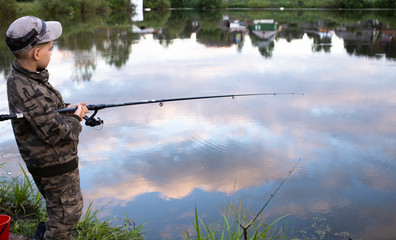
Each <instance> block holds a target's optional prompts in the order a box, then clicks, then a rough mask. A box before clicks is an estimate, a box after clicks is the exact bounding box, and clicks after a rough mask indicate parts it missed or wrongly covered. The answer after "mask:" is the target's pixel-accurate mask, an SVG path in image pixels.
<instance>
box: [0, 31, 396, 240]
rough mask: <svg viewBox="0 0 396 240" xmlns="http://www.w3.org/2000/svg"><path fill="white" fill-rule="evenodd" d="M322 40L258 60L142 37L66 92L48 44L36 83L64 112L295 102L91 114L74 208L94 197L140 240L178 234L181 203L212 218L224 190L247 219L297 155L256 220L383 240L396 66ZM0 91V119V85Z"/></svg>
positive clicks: (251, 50)
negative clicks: (95, 121)
mask: <svg viewBox="0 0 396 240" xmlns="http://www.w3.org/2000/svg"><path fill="white" fill-rule="evenodd" d="M331 43H332V45H331V49H330V52H313V51H312V47H313V45H314V42H313V39H311V38H309V37H308V36H307V35H304V37H303V38H302V39H298V40H292V41H290V42H288V41H286V40H285V39H277V40H275V41H274V49H273V52H272V56H271V57H270V58H264V57H263V56H262V55H260V53H259V51H258V49H257V47H255V46H253V45H252V44H251V39H250V38H249V36H246V37H245V39H244V45H243V48H242V49H238V48H237V46H236V45H232V46H230V47H207V46H205V45H203V44H201V43H199V42H197V39H196V35H195V33H193V34H192V35H191V37H190V38H187V39H183V40H182V39H175V40H173V42H172V44H170V45H169V46H167V47H164V46H162V45H161V44H160V43H159V41H158V40H156V39H155V38H154V37H153V35H150V34H148V35H145V36H144V37H141V38H140V39H138V40H137V41H135V42H134V43H133V44H132V47H131V48H132V51H131V55H130V56H129V60H128V61H127V62H126V64H125V65H124V66H122V67H120V68H115V67H112V66H109V65H107V64H106V63H105V62H104V60H103V58H102V57H101V56H100V54H97V56H96V57H95V58H94V61H95V64H96V67H95V69H94V70H93V71H92V77H91V80H90V81H74V82H71V81H70V78H72V77H73V74H75V54H77V53H76V52H72V51H69V50H59V49H57V48H55V50H54V53H53V59H52V62H51V64H50V66H49V70H50V73H51V80H50V81H51V82H52V84H53V85H54V86H55V87H56V88H57V89H59V90H60V91H61V92H62V94H63V95H64V98H65V99H66V100H67V101H70V102H80V101H87V102H88V103H92V104H99V103H114V102H124V101H133V100H141V99H154V98H155V99H159V98H173V97H191V96H201V95H218V94H236V93H256V92H301V93H305V95H304V96H300V95H294V96H291V95H280V96H263V97H246V98H242V97H241V98H236V99H234V100H232V99H217V100H200V101H188V102H174V103H165V104H164V106H163V107H159V106H158V105H156V104H153V105H143V106H133V107H124V108H113V109H106V110H102V111H100V112H99V116H100V117H101V118H102V119H104V121H105V124H104V127H103V129H101V130H97V129H94V128H88V127H84V130H83V132H82V135H81V140H80V145H79V155H80V169H81V178H82V187H83V191H84V198H85V201H86V203H85V205H86V206H87V205H88V203H89V201H92V200H95V204H94V205H95V206H97V207H100V206H103V205H105V204H106V207H105V209H104V210H103V211H102V215H103V216H107V217H113V216H116V217H117V218H122V217H126V216H128V217H129V218H131V219H133V220H134V221H135V222H136V224H138V225H140V224H143V223H145V222H148V224H147V225H146V226H145V229H146V230H147V231H150V236H151V238H153V239H156V238H158V237H159V234H160V233H164V234H167V235H168V234H169V235H172V236H177V235H179V234H178V233H179V231H181V230H182V229H183V228H184V227H187V228H188V229H189V230H190V231H192V229H191V227H192V224H191V222H192V220H193V218H192V217H193V214H194V204H195V203H196V205H197V207H198V211H199V213H200V216H202V217H203V218H204V219H208V220H209V221H211V220H213V219H218V220H219V219H220V217H219V214H220V212H221V210H222V208H223V207H224V205H226V204H225V203H224V196H225V194H226V195H227V201H237V202H238V201H240V200H241V199H242V198H243V201H244V204H245V205H244V206H245V208H246V209H247V210H248V212H249V213H251V214H252V215H253V216H254V215H255V214H256V213H257V211H258V210H259V209H260V208H261V207H262V205H263V204H264V203H265V202H266V201H267V200H268V198H269V196H270V194H271V193H272V192H273V191H274V190H275V189H276V188H277V187H278V185H279V183H280V182H281V181H282V180H283V178H284V177H286V175H287V173H288V171H289V170H290V169H291V168H292V167H293V166H294V164H295V163H296V162H297V161H298V159H300V158H301V163H300V164H299V165H298V167H297V169H296V170H295V172H294V173H293V175H292V176H291V177H290V179H289V180H288V181H287V182H286V184H285V185H284V186H283V187H282V189H281V192H280V194H279V195H278V196H276V197H275V198H274V199H273V201H272V202H271V203H270V205H269V206H268V207H267V208H266V209H265V211H264V217H265V219H266V220H267V221H268V222H270V221H272V220H274V219H276V218H277V217H279V216H282V215H286V214H291V216H290V217H289V220H288V222H289V223H291V222H295V223H296V225H302V227H303V229H304V230H305V231H306V232H308V236H311V235H309V234H312V235H313V232H314V230H315V228H316V227H315V225H313V224H314V223H315V224H316V226H318V225H321V224H322V225H323V226H325V225H328V226H330V227H331V228H332V231H331V234H333V235H330V236H331V238H332V237H334V233H341V232H348V233H350V234H352V236H356V237H358V238H362V239H391V238H394V237H396V233H395V230H394V229H395V226H396V217H395V216H396V214H395V213H396V206H395V204H394V199H395V197H396V194H395V193H396V183H395V181H396V174H395V156H396V150H395V149H396V148H395V128H394V122H395V119H396V115H395V113H394V111H393V110H394V108H395V104H396V94H395V89H396V85H395V83H394V79H396V76H395V67H396V63H395V61H392V60H387V59H385V58H376V59H374V58H365V57H355V56H351V55H349V54H347V53H346V50H345V48H344V41H343V40H342V39H341V38H339V37H337V36H336V35H334V36H333V37H332V41H331ZM83 53H84V52H83ZM80 54H81V55H83V54H82V53H80ZM91 54H92V52H91ZM2 82H3V83H5V81H4V80H3V81H2ZM0 93H1V99H0V110H1V112H2V113H3V112H4V113H5V112H8V109H7V99H6V90H5V84H2V85H1V87H0ZM0 132H1V136H2V139H1V141H0V147H1V149H2V153H1V158H2V159H3V160H4V161H5V162H7V163H8V164H9V165H7V167H6V170H9V171H12V172H17V170H16V169H17V165H16V163H17V162H18V161H20V160H19V155H18V152H17V150H16V146H15V143H14V139H13V135H12V130H11V128H10V123H9V122H2V123H1V124H0ZM3 160H2V161H3ZM13 164H14V165H15V166H14V165H13ZM314 217H317V218H315V219H314ZM151 231H152V232H151Z"/></svg>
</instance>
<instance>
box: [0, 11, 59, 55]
mask: <svg viewBox="0 0 396 240" xmlns="http://www.w3.org/2000/svg"><path fill="white" fill-rule="evenodd" d="M61 34H62V25H61V24H60V23H59V22H56V21H48V22H45V21H43V20H41V19H40V18H36V17H33V16H25V17H21V18H18V19H17V20H15V21H14V22H13V23H11V25H10V26H9V28H8V30H7V33H6V43H7V46H8V48H9V49H10V50H11V52H12V53H13V54H14V55H15V56H21V55H20V54H22V53H24V52H26V51H28V50H30V49H32V48H33V47H34V46H36V45H37V44H40V43H46V42H49V41H53V40H55V39H57V38H58V37H59V36H60V35H61Z"/></svg>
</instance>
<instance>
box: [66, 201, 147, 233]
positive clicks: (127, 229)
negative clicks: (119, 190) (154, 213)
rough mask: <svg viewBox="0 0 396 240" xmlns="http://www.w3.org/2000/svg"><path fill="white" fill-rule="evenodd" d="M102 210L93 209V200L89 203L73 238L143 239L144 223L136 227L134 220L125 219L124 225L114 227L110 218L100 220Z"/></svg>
mask: <svg viewBox="0 0 396 240" xmlns="http://www.w3.org/2000/svg"><path fill="white" fill-rule="evenodd" d="M100 210H101V209H99V210H92V202H91V203H90V204H89V206H88V209H87V211H86V213H85V215H84V216H83V217H82V219H81V220H80V222H78V223H77V225H76V226H75V228H74V230H75V232H76V236H75V237H74V238H73V239H81V240H86V239H101V240H106V239H108V240H113V239H117V240H135V239H136V240H137V239H143V234H142V233H141V231H142V227H143V225H140V226H138V227H135V223H134V221H132V220H129V219H123V222H124V223H123V225H116V226H113V227H112V225H113V224H112V222H111V221H110V220H108V219H107V220H104V221H99V220H98V218H97V214H98V212H99V211H100Z"/></svg>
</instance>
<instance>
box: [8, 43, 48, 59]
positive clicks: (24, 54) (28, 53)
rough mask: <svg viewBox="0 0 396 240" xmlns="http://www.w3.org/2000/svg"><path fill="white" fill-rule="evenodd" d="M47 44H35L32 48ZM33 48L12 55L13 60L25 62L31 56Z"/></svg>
mask: <svg viewBox="0 0 396 240" xmlns="http://www.w3.org/2000/svg"><path fill="white" fill-rule="evenodd" d="M48 43H49V42H45V43H40V44H37V45H36V46H34V47H40V46H43V45H45V44H48ZM34 47H33V48H32V49H29V50H27V51H24V52H22V53H17V54H15V53H14V56H15V58H16V59H18V60H26V59H28V58H29V57H30V56H31V52H32V51H33V49H34Z"/></svg>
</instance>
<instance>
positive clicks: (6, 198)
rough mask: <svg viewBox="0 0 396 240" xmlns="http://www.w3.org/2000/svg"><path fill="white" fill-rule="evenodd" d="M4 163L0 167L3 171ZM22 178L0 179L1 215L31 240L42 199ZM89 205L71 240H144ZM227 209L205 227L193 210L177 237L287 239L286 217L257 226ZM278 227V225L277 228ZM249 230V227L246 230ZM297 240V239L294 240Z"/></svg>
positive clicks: (128, 223) (42, 214)
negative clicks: (99, 214) (190, 225)
mask: <svg viewBox="0 0 396 240" xmlns="http://www.w3.org/2000/svg"><path fill="white" fill-rule="evenodd" d="M3 166H4V163H2V164H0V170H2V168H3ZM21 171H22V173H23V174H22V175H21V176H17V177H10V176H3V175H0V214H1V215H8V216H10V217H11V223H10V229H9V231H10V235H12V237H14V238H16V239H31V238H32V237H33V235H34V232H35V230H36V227H37V225H38V223H39V222H44V221H45V219H46V218H47V214H46V211H45V203H44V199H43V197H42V196H41V194H40V193H39V191H38V190H37V188H36V186H35V184H34V181H33V180H32V179H31V178H30V177H29V175H28V173H27V172H26V171H25V170H24V169H23V167H22V166H21ZM92 204H93V203H92V202H91V203H90V204H89V206H88V208H87V210H86V211H85V213H83V216H82V217H81V219H80V221H79V222H78V223H77V225H76V226H75V228H74V229H73V239H74V240H80V239H81V240H91V239H92V240H94V239H102V240H103V239H119V240H134V239H136V240H137V239H144V238H145V234H144V229H143V227H144V225H145V224H142V225H139V226H136V224H135V222H134V221H133V220H130V219H128V217H126V218H122V219H120V218H112V219H104V220H103V219H101V220H99V217H98V213H99V212H100V211H101V210H102V209H103V208H104V207H103V208H100V209H98V210H94V209H93V207H92ZM225 205H226V209H225V210H224V213H223V214H222V218H221V220H220V221H212V222H211V223H210V224H207V223H206V222H205V221H203V220H202V219H201V218H200V217H199V214H198V211H197V207H196V206H195V218H194V219H193V221H192V223H191V224H192V225H193V228H192V229H193V230H194V231H193V232H189V231H188V229H187V228H185V229H184V230H182V229H180V230H179V231H180V234H181V235H182V236H183V238H185V239H186V240H193V239H194V240H195V239H196V240H206V239H207V240H209V239H223V240H237V239H238V240H239V239H245V240H247V239H249V240H258V239H267V238H269V239H272V238H276V239H285V240H286V239H290V238H289V237H288V236H287V234H286V232H287V231H289V230H288V229H287V224H285V223H284V222H283V223H282V222H281V221H283V220H284V221H286V217H287V216H281V217H279V218H278V219H276V220H275V221H273V222H272V223H270V224H265V223H264V220H263V219H262V218H261V217H260V218H258V219H257V220H258V221H257V222H255V221H254V220H253V221H250V222H246V221H247V219H248V218H249V217H247V213H246V212H245V211H244V210H243V203H242V202H240V203H238V204H235V203H226V204H225ZM255 220H256V219H255ZM279 225H281V226H280V227H279ZM246 226H248V227H246ZM303 233H304V232H303V231H301V229H298V230H294V229H292V230H291V234H292V235H295V237H294V238H293V239H299V238H298V237H303V236H302V235H303ZM296 236H297V238H296Z"/></svg>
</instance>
